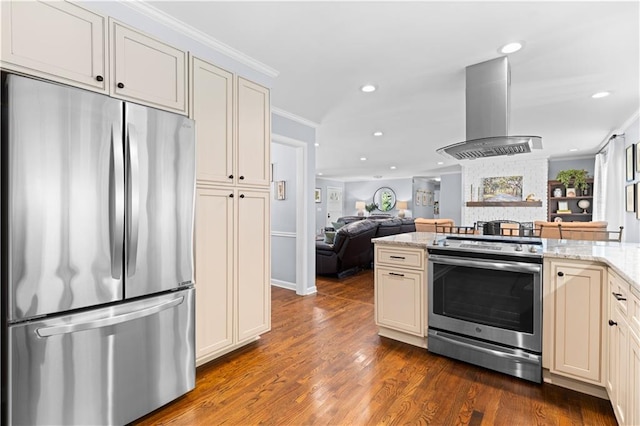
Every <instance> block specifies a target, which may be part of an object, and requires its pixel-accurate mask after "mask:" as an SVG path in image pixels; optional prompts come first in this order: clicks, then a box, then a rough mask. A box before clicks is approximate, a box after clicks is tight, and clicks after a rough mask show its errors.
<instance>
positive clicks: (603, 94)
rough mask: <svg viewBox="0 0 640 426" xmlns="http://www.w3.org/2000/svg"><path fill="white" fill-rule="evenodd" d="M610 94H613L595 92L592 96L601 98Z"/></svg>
mask: <svg viewBox="0 0 640 426" xmlns="http://www.w3.org/2000/svg"><path fill="white" fill-rule="evenodd" d="M610 94H611V93H610V92H598V93H594V94H593V95H591V97H592V98H593V99H600V98H606V97H607V96H609V95H610Z"/></svg>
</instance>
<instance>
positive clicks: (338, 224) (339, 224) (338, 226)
mask: <svg viewBox="0 0 640 426" xmlns="http://www.w3.org/2000/svg"><path fill="white" fill-rule="evenodd" d="M331 224H332V225H333V229H335V230H336V231H337V230H338V229H340V228H342V227H343V226H345V225H346V223H344V222H331Z"/></svg>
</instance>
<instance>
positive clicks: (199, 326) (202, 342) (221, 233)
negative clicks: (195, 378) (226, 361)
mask: <svg viewBox="0 0 640 426" xmlns="http://www.w3.org/2000/svg"><path fill="white" fill-rule="evenodd" d="M233 195H234V194H233V192H232V191H231V190H222V189H216V188H200V187H199V188H197V189H196V218H195V237H194V243H195V264H196V267H195V278H196V361H197V362H198V363H201V362H206V361H209V360H210V359H211V358H210V357H209V356H210V355H212V354H214V353H216V352H218V351H220V350H224V349H226V348H228V347H230V346H231V345H233V343H234V336H233V259H234V256H233V251H234V239H233V225H234V220H233V219H234V218H233V212H234V197H233Z"/></svg>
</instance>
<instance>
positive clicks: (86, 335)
mask: <svg viewBox="0 0 640 426" xmlns="http://www.w3.org/2000/svg"><path fill="white" fill-rule="evenodd" d="M194 301H195V290H194V289H192V288H190V289H187V290H183V291H177V292H173V293H168V294H164V295H162V296H156V297H151V298H146V299H142V300H136V301H133V302H129V303H123V304H119V305H116V306H113V307H109V308H101V309H97V310H93V311H87V312H82V313H78V314H75V315H69V316H63V317H56V318H50V319H47V320H43V321H34V322H30V323H25V324H17V325H12V326H10V327H9V336H8V341H9V348H8V349H9V369H8V371H9V380H8V387H9V391H8V397H9V400H8V407H9V413H8V420H9V424H16V425H17V424H24V425H27V424H28V425H44V424H47V425H51V424H61V425H62V424H64V425H79V424H82V425H88V424H96V425H97V424H100V425H103V424H117V425H122V424H126V423H128V422H130V421H132V420H135V419H136V418H138V417H141V416H143V415H145V414H147V413H149V412H151V411H153V410H155V409H156V408H158V407H160V406H162V405H164V404H166V403H168V402H170V401H171V400H173V399H175V398H177V397H178V396H180V395H182V394H184V393H186V392H188V391H189V390H191V389H193V388H194V386H195V352H194Z"/></svg>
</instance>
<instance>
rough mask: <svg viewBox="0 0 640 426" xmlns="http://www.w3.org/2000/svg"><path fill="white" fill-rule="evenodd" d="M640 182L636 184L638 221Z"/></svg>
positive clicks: (637, 213) (638, 214)
mask: <svg viewBox="0 0 640 426" xmlns="http://www.w3.org/2000/svg"><path fill="white" fill-rule="evenodd" d="M639 204H640V182H637V183H636V219H640V206H639Z"/></svg>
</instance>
